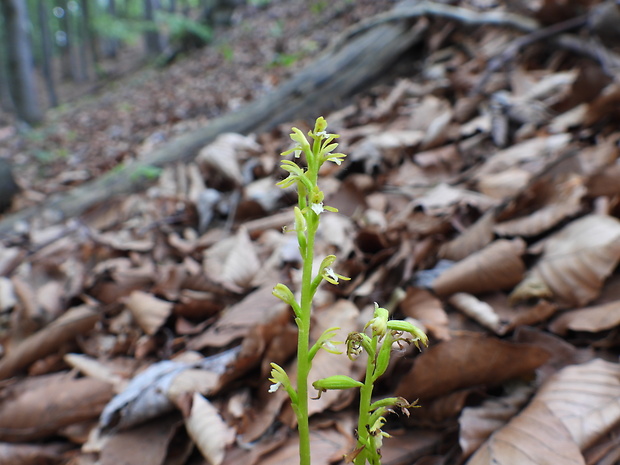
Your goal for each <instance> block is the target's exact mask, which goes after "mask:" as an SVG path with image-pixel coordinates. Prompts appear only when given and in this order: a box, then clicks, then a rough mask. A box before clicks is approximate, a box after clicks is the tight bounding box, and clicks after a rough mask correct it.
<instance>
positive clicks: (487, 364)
mask: <svg viewBox="0 0 620 465" xmlns="http://www.w3.org/2000/svg"><path fill="white" fill-rule="evenodd" d="M548 358H549V354H548V352H547V351H546V350H543V349H540V348H539V347H536V346H533V345H530V344H515V343H511V342H507V341H502V340H499V339H496V338H493V337H476V336H463V337H455V338H453V339H451V340H449V341H443V342H441V343H439V344H436V345H433V346H431V347H430V348H429V349H428V350H426V351H425V352H424V353H423V354H422V355H420V356H419V357H417V358H416V361H415V363H414V365H413V368H412V369H411V370H410V371H409V372H408V373H407V374H406V375H405V376H404V377H403V379H402V380H401V382H400V383H399V385H398V387H397V388H396V393H397V395H399V396H403V397H405V398H406V399H417V398H420V400H421V401H422V402H423V401H424V399H430V398H433V397H437V396H441V395H443V394H448V393H450V392H453V391H455V390H457V389H464V388H467V387H471V386H479V385H497V384H500V383H502V382H504V381H506V380H509V379H512V378H516V377H519V376H523V375H526V374H528V373H531V372H533V370H535V369H536V368H538V367H539V366H540V365H542V364H543V363H545V361H546V360H547V359H548Z"/></svg>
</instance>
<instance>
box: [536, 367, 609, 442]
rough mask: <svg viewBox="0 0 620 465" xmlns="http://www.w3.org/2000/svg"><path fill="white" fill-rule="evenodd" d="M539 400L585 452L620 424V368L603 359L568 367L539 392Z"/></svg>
mask: <svg viewBox="0 0 620 465" xmlns="http://www.w3.org/2000/svg"><path fill="white" fill-rule="evenodd" d="M535 400H536V401H539V402H543V403H544V404H545V405H546V406H547V407H548V408H549V410H551V411H552V412H553V414H554V415H555V416H556V417H557V418H559V419H560V420H561V421H562V423H564V426H566V428H567V429H568V431H569V432H570V434H571V436H572V437H573V439H574V440H575V442H576V443H577V445H578V446H579V447H580V448H581V450H584V449H585V448H586V447H589V446H591V445H592V444H593V443H594V442H595V441H596V440H597V439H598V438H600V437H601V436H603V435H604V434H605V433H606V432H607V430H609V429H610V428H611V427H613V426H614V425H615V424H616V423H617V422H618V420H620V366H618V364H617V363H611V362H606V361H604V360H601V359H594V360H592V361H590V362H587V363H584V364H582V365H572V366H568V367H566V368H564V369H562V370H561V371H559V372H558V373H557V374H556V375H555V376H553V377H551V378H550V379H549V381H547V382H546V383H545V384H544V385H543V386H542V388H540V389H539V391H538V393H537V394H536V397H535Z"/></svg>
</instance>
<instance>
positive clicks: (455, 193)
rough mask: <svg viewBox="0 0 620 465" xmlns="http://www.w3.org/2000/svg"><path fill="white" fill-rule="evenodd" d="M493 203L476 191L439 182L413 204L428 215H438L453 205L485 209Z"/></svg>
mask: <svg viewBox="0 0 620 465" xmlns="http://www.w3.org/2000/svg"><path fill="white" fill-rule="evenodd" d="M494 204H495V201H494V200H493V199H490V198H489V197H487V196H485V195H483V194H480V193H478V192H474V191H470V190H467V189H462V188H458V187H453V186H451V185H449V184H446V183H440V184H437V185H436V186H434V187H433V188H431V189H428V190H427V191H426V193H425V194H424V195H423V196H421V197H419V198H416V199H415V200H414V201H413V205H415V206H419V207H421V208H423V209H424V211H425V212H427V213H428V214H429V215H439V214H442V213H445V212H446V211H448V209H449V208H450V207H451V206H454V205H474V206H476V207H477V208H478V209H479V210H483V211H484V210H487V209H488V208H490V207H492V206H493V205H494Z"/></svg>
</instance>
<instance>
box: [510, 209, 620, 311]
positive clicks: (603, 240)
mask: <svg viewBox="0 0 620 465" xmlns="http://www.w3.org/2000/svg"><path fill="white" fill-rule="evenodd" d="M619 239H620V221H618V220H617V219H616V218H613V217H610V216H605V215H588V216H584V217H582V218H580V219H578V220H575V221H573V222H572V223H571V224H569V225H568V226H566V227H565V228H564V229H562V230H561V231H560V232H559V233H557V234H555V235H553V236H552V237H550V238H549V239H548V240H547V241H546V243H545V244H544V255H543V256H542V258H541V259H540V261H539V262H538V263H537V264H536V266H535V267H534V268H533V269H532V270H531V271H530V272H529V274H528V276H527V277H526V279H525V280H524V282H523V283H522V284H520V285H519V286H518V287H517V288H516V289H515V290H514V292H513V294H514V295H511V298H513V299H514V298H515V297H516V296H519V297H520V298H524V297H528V295H529V293H528V292H524V291H523V289H521V288H522V287H523V286H525V285H526V284H527V282H528V281H529V282H538V283H543V284H544V285H546V286H547V287H548V288H549V290H550V291H551V292H552V293H553V296H554V298H555V299H556V301H557V302H558V303H561V304H564V305H568V306H574V307H579V306H583V305H585V304H586V303H588V302H590V301H592V300H593V299H595V298H596V297H597V296H598V294H599V292H600V289H601V287H602V285H603V281H604V280H605V279H606V278H607V277H608V276H609V274H610V273H611V272H612V271H613V269H614V268H615V267H616V264H617V263H618V260H619V259H620V240H619ZM538 287H539V286H536V288H538Z"/></svg>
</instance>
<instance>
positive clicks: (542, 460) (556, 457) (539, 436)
mask: <svg viewBox="0 0 620 465" xmlns="http://www.w3.org/2000/svg"><path fill="white" fill-rule="evenodd" d="M490 463H494V464H498V465H512V464H516V463H518V464H519V465H558V464H560V463H561V464H563V465H585V461H584V459H583V457H582V455H581V453H580V451H579V447H578V446H577V444H575V442H574V440H573V438H572V437H571V436H570V433H569V431H568V430H567V429H566V427H565V426H564V425H563V424H562V422H561V421H560V420H559V419H558V418H557V417H556V416H555V415H553V413H552V412H551V411H550V410H549V409H548V408H547V406H546V405H545V404H544V403H542V402H535V403H533V404H531V405H530V406H529V407H528V408H527V409H526V410H525V411H524V412H523V413H522V414H521V415H518V416H516V417H515V418H514V419H513V420H512V421H511V422H510V423H508V425H506V426H504V427H503V428H502V429H500V430H499V431H498V432H496V433H495V434H493V436H491V438H490V439H489V440H488V441H487V442H486V443H485V444H484V445H483V446H482V447H481V448H480V449H478V451H477V452H476V453H475V454H474V455H473V457H472V458H471V459H470V460H469V461H468V462H467V464H468V465H488V464H490Z"/></svg>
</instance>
